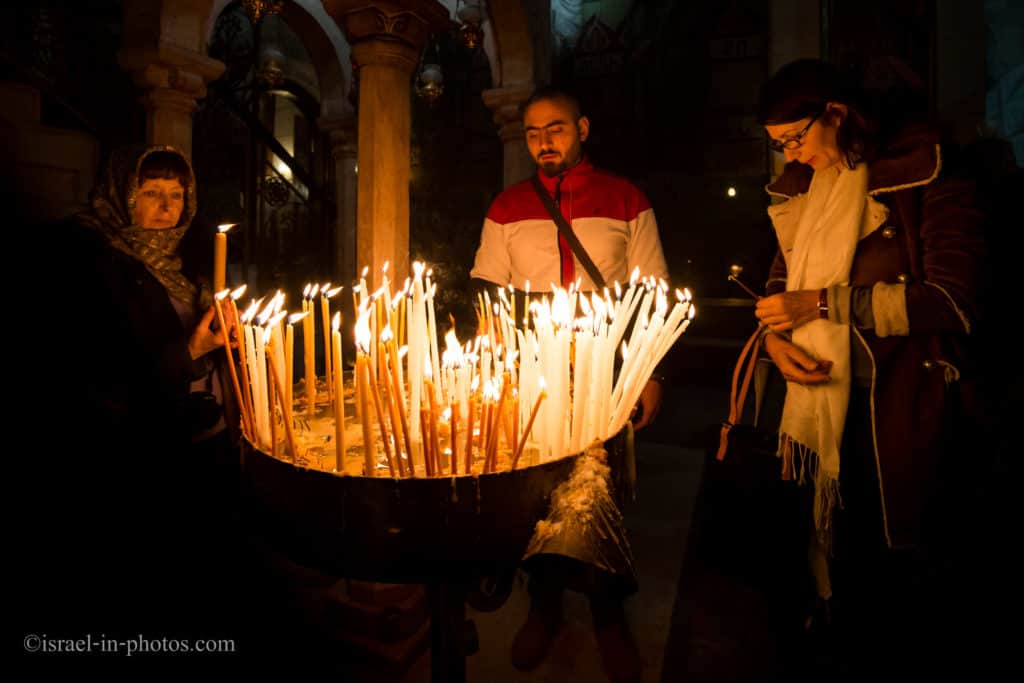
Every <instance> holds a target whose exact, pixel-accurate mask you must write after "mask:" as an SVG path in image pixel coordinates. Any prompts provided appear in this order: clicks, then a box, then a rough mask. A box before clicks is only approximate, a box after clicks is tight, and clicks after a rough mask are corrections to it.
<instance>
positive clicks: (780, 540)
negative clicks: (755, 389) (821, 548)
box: [695, 328, 813, 595]
mask: <svg viewBox="0 0 1024 683" xmlns="http://www.w3.org/2000/svg"><path fill="white" fill-rule="evenodd" d="M764 334H765V328H758V330H757V331H755V332H754V334H752V335H751V336H750V338H749V339H748V340H747V342H746V343H745V344H744V346H743V350H742V351H741V352H740V356H739V359H738V361H737V363H736V367H735V369H734V370H733V375H732V387H731V393H730V397H729V417H728V419H727V420H726V421H725V422H724V423H722V424H721V425H715V429H714V431H713V432H710V431H709V434H708V436H709V442H708V444H707V450H706V453H705V455H706V458H705V466H704V473H703V478H702V481H701V488H700V493H699V495H698V501H697V508H696V512H695V518H696V532H695V533H696V540H695V543H696V545H695V548H696V552H697V557H698V558H699V560H700V561H701V563H702V564H703V565H704V566H706V567H709V568H712V569H714V570H715V571H718V572H721V573H722V574H725V575H727V576H732V577H734V578H736V579H738V580H741V581H743V582H744V583H746V584H748V585H751V586H753V587H755V588H757V589H759V590H762V591H766V592H768V593H771V594H775V595H779V594H788V593H794V594H795V593H798V592H799V591H800V589H801V587H802V585H803V582H804V581H805V580H806V578H807V574H806V560H805V558H806V548H807V542H808V539H809V538H810V534H811V530H812V526H813V515H812V514H811V511H812V507H811V506H812V502H813V487H811V486H801V485H799V484H798V483H797V482H796V481H795V480H793V479H791V478H790V479H788V480H787V479H785V478H784V477H783V476H782V475H783V471H782V462H783V461H782V459H781V458H780V457H778V455H777V450H778V425H779V422H780V420H781V416H782V403H783V400H782V399H783V398H784V396H785V382H784V380H783V378H782V375H781V373H780V372H779V371H778V368H777V367H776V366H775V364H774V363H771V362H770V361H768V360H766V359H759V358H758V353H757V349H758V348H759V346H760V341H761V339H762V337H763V335H764ZM758 374H761V375H762V377H761V381H759V382H757V384H759V385H760V388H761V390H762V393H761V395H760V396H759V397H758V400H757V401H751V403H754V404H755V406H747V398H748V391H749V389H750V386H751V383H752V382H754V378H755V376H756V375H758ZM752 407H756V410H755V411H751V410H750V408H752ZM744 408H747V411H745V410H744ZM745 412H747V413H748V414H749V413H750V412H757V413H759V414H758V416H757V418H756V419H755V420H751V421H746V422H744V420H743V418H744V414H745Z"/></svg>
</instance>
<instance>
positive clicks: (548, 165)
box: [537, 159, 569, 178]
mask: <svg viewBox="0 0 1024 683" xmlns="http://www.w3.org/2000/svg"><path fill="white" fill-rule="evenodd" d="M537 165H538V166H539V167H540V170H541V172H542V173H544V175H546V176H547V177H549V178H554V177H555V176H556V175H558V174H559V173H561V172H562V171H564V170H566V169H568V168H569V166H568V164H566V163H565V159H562V160H560V161H541V162H538V163H537Z"/></svg>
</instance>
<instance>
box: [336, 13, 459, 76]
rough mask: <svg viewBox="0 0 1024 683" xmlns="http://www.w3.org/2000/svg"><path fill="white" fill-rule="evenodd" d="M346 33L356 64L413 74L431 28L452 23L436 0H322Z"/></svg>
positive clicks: (433, 29) (438, 29)
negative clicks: (389, 67) (397, 69)
mask: <svg viewBox="0 0 1024 683" xmlns="http://www.w3.org/2000/svg"><path fill="white" fill-rule="evenodd" d="M323 4H324V9H325V10H326V11H327V14H329V15H330V16H331V18H332V19H334V21H335V23H337V24H338V26H339V27H340V28H341V30H342V31H344V33H345V37H346V38H347V39H348V42H349V44H350V45H351V46H352V60H353V62H354V63H355V64H356V66H365V65H367V64H381V65H385V66H392V67H395V68H399V69H401V70H403V71H406V72H408V73H410V74H411V73H413V72H414V71H415V70H416V66H417V64H418V63H419V56H420V51H421V50H422V49H423V46H424V45H426V43H427V40H428V39H429V38H430V34H431V32H433V31H440V30H443V29H446V28H448V27H449V26H450V25H451V18H450V17H449V14H448V9H447V8H446V7H445V6H444V5H442V4H441V3H439V2H437V1H436V0H324V3H323Z"/></svg>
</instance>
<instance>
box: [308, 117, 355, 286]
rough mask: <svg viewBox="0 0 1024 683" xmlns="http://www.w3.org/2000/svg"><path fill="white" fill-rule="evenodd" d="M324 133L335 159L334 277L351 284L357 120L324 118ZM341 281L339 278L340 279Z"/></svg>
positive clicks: (318, 122) (322, 122)
mask: <svg viewBox="0 0 1024 683" xmlns="http://www.w3.org/2000/svg"><path fill="white" fill-rule="evenodd" d="M317 125H318V126H319V127H320V130H322V131H325V132H326V133H327V136H328V140H329V142H330V145H331V158H332V159H333V160H334V201H335V206H336V207H337V210H336V212H335V217H334V243H335V245H337V251H336V253H335V254H334V259H333V268H332V270H333V273H334V275H333V277H334V278H335V279H336V280H338V281H339V282H342V283H345V284H346V286H347V283H350V282H352V281H354V280H355V279H356V274H357V270H356V196H357V187H358V176H357V173H356V170H357V169H356V159H357V156H356V155H357V146H356V121H355V117H354V116H336V117H331V118H327V117H323V118H321V119H320V120H319V121H317ZM339 278H340V279H339Z"/></svg>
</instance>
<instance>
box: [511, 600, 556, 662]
mask: <svg viewBox="0 0 1024 683" xmlns="http://www.w3.org/2000/svg"><path fill="white" fill-rule="evenodd" d="M561 627H562V594H561V593H558V594H557V595H556V596H545V597H543V598H538V597H531V599H530V613H529V614H527V615H526V621H525V622H523V625H522V626H521V627H519V632H518V633H516V637H515V638H514V639H513V640H512V649H511V651H510V652H509V659H511V660H512V666H514V667H515V668H517V669H519V670H520V671H532V670H533V669H536V668H537V666H538V665H539V664H540V663H541V662H543V661H544V658H545V657H547V656H548V652H549V651H550V650H551V643H553V642H554V640H555V636H556V635H558V630H559V629H560V628H561Z"/></svg>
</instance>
